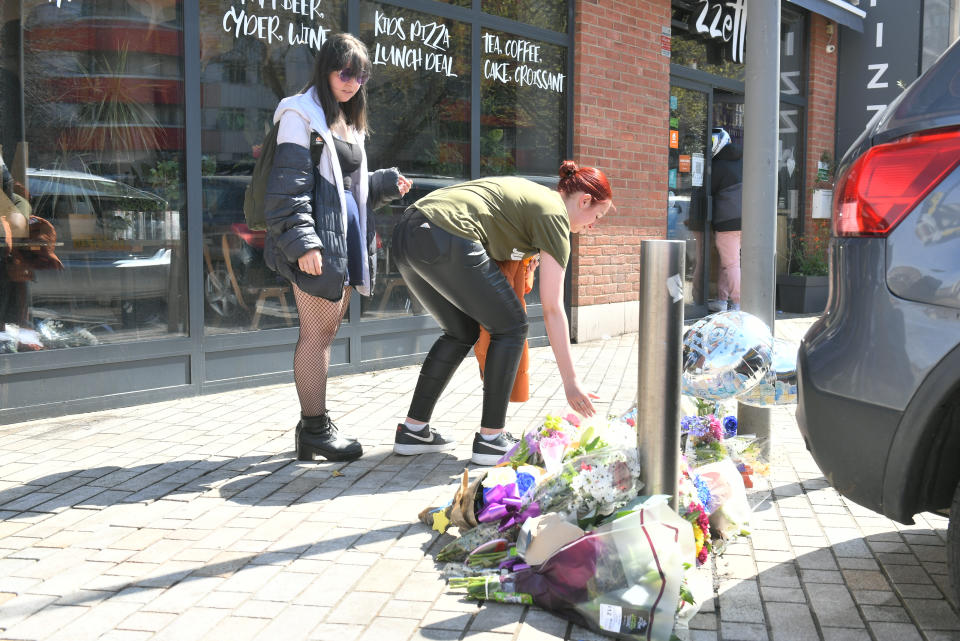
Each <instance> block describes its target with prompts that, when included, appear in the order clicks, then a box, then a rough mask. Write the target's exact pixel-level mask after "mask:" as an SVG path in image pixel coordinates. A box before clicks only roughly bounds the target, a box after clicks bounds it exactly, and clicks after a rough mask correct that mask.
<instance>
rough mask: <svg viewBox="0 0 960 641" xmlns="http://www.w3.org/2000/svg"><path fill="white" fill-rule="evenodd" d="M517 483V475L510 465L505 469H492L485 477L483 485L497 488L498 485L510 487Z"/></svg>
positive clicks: (504, 467)
mask: <svg viewBox="0 0 960 641" xmlns="http://www.w3.org/2000/svg"><path fill="white" fill-rule="evenodd" d="M516 482H517V473H516V472H514V471H513V468H512V467H510V466H509V465H505V466H503V467H494V468H490V469H489V470H488V471H487V475H486V476H485V477H484V479H483V482H482V483H481V485H483V487H486V488H491V487H496V486H498V485H510V484H511V483H516Z"/></svg>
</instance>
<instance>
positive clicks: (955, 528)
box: [947, 483, 960, 604]
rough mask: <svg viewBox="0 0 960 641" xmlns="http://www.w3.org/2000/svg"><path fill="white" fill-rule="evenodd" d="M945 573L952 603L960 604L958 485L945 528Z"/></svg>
mask: <svg viewBox="0 0 960 641" xmlns="http://www.w3.org/2000/svg"><path fill="white" fill-rule="evenodd" d="M947 571H948V572H949V573H950V583H951V584H952V585H953V601H954V603H958V604H960V483H958V484H957V489H956V491H955V492H954V493H953V505H951V506H950V525H948V526H947Z"/></svg>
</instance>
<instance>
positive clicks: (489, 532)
mask: <svg viewBox="0 0 960 641" xmlns="http://www.w3.org/2000/svg"><path fill="white" fill-rule="evenodd" d="M574 451H575V452H576V451H579V448H578V450H574ZM532 469H536V468H535V466H529V465H521V466H518V467H517V469H516V474H517V477H518V478H520V477H521V475H523V474H527V473H530V474H531V475H532ZM494 470H502V471H497V472H494ZM511 472H514V470H512V468H510V467H509V466H504V467H498V468H493V469H492V470H490V471H489V472H488V475H489V474H491V473H494V474H496V475H498V476H499V475H503V477H504V478H506V479H507V480H509V475H510V473H511ZM511 485H514V486H516V485H518V484H511V483H509V482H508V483H507V484H506V485H503V484H499V483H498V485H496V486H495V487H493V488H488V489H489V490H491V492H489V493H488V494H487V495H485V498H484V501H485V505H484V507H483V509H482V510H480V512H478V515H477V520H478V521H480V523H479V525H477V527H475V528H473V529H471V530H468V531H466V532H463V533H461V536H460V538H458V539H456V540H454V541H452V542H450V543H449V544H447V545H446V546H445V547H444V548H443V549H442V550H440V552H439V553H438V554H437V560H439V561H462V560H463V559H465V558H466V557H467V556H468V555H469V554H470V553H471V552H472V551H473V550H475V549H476V548H478V547H480V546H481V545H483V544H486V543H488V542H489V541H491V540H494V539H499V538H504V539H507V540H508V541H516V538H517V533H518V532H519V529H520V526H521V525H522V524H523V522H524V521H526V520H527V519H528V518H531V517H534V516H538V515H540V514H545V513H547V512H559V513H562V514H564V515H565V516H566V517H567V520H569V521H571V522H576V523H578V524H579V525H580V526H581V527H587V526H589V525H591V524H593V523H596V522H597V521H599V520H600V519H601V518H603V517H604V516H607V515H610V514H612V513H613V512H615V511H616V510H617V509H618V508H620V507H622V506H623V505H625V504H627V503H628V502H629V501H631V500H632V499H634V498H635V497H636V496H637V493H638V492H639V491H640V488H641V487H642V483H641V482H640V464H639V462H638V461H637V452H636V448H634V449H631V450H627V449H623V448H618V447H592V448H590V449H589V450H587V451H585V452H584V453H582V454H578V455H575V456H572V457H570V458H565V459H563V460H562V462H561V467H560V469H559V471H558V472H556V473H555V474H552V475H550V474H547V473H545V472H544V473H542V474H541V476H540V478H539V480H538V482H537V483H536V484H535V485H533V486H531V487H530V489H528V490H526V491H525V492H524V493H523V494H522V495H521V494H520V493H519V492H518V491H517V490H516V487H514V488H511V487H510V486H511ZM497 488H500V489H497ZM491 506H493V507H491ZM488 517H489V520H488Z"/></svg>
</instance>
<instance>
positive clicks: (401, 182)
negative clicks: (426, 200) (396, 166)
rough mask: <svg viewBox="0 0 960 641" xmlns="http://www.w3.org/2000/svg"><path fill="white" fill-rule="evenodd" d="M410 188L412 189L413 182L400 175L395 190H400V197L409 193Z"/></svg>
mask: <svg viewBox="0 0 960 641" xmlns="http://www.w3.org/2000/svg"><path fill="white" fill-rule="evenodd" d="M411 187H413V181H412V180H410V179H409V178H407V177H406V176H404V175H403V174H400V178H398V179H397V188H398V189H399V190H400V195H401V196H403V195H404V194H406V193H407V192H408V191H410V188H411Z"/></svg>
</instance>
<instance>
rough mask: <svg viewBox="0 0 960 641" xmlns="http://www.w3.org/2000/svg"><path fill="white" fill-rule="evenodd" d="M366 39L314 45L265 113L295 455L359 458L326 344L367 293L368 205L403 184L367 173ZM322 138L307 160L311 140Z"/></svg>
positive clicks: (405, 186)
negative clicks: (331, 401) (303, 83)
mask: <svg viewBox="0 0 960 641" xmlns="http://www.w3.org/2000/svg"><path fill="white" fill-rule="evenodd" d="M370 68H371V65H370V59H369V55H368V53H367V48H366V46H365V45H364V44H363V43H362V42H361V41H360V40H358V39H357V38H355V37H354V36H352V35H350V34H345V33H341V34H336V35H332V36H330V37H329V38H327V40H326V41H325V42H324V43H323V45H322V46H321V47H320V51H319V53H318V54H317V59H316V64H315V67H314V73H313V79H312V81H311V84H310V86H309V87H308V88H307V89H306V90H304V92H303V93H300V94H297V95H295V96H290V97H288V98H284V99H283V100H282V101H281V102H280V104H279V105H278V106H277V110H276V112H275V113H274V116H273V119H274V122H278V123H279V124H280V127H279V129H278V132H277V150H276V153H275V155H274V159H273V167H272V169H271V172H270V177H269V179H268V181H267V191H266V194H265V196H264V208H265V214H266V221H267V237H266V242H265V245H264V261H265V262H266V263H267V265H268V266H269V267H270V268H271V269H273V270H274V271H276V272H278V273H279V274H280V275H282V276H284V277H285V278H286V279H288V280H289V281H290V282H291V284H292V285H293V292H294V297H295V298H296V301H297V312H298V313H299V316H300V338H299V340H298V341H297V348H296V351H295V352H294V357H293V375H294V381H295V383H296V386H297V395H298V397H299V399H300V414H301V418H300V422H299V423H297V429H296V437H295V438H296V449H297V458H298V459H300V460H313V457H314V456H315V455H319V456H322V457H324V458H326V459H328V460H331V461H347V460H353V459H355V458H358V457H360V456H361V455H362V454H363V447H362V446H361V445H360V443H359V442H358V441H356V440H355V439H351V438H346V437H344V436H341V435H339V434H338V431H337V427H336V425H335V424H334V423H333V421H331V420H330V415H329V411H328V408H327V404H326V392H327V370H328V367H329V364H330V345H331V344H332V343H333V339H334V337H335V336H336V333H337V329H338V328H339V327H340V322H341V320H342V319H343V315H344V313H345V312H346V310H347V308H348V306H349V302H350V288H351V287H352V288H354V289H356V290H357V291H358V292H360V294H362V295H364V296H369V295H370V294H371V292H372V291H373V283H374V277H375V274H376V236H375V233H376V226H375V224H374V219H373V210H374V209H376V208H377V207H379V206H381V205H383V204H384V203H386V202H389V201H390V200H393V199H396V198H398V197H400V196H402V195H403V194H405V193H407V191H409V189H410V186H411V182H410V181H409V180H407V179H406V178H405V177H403V176H402V175H400V173H399V171H397V169H396V168H392V169H381V170H378V171H376V172H368V171H367V156H366V153H365V151H364V147H363V141H364V135H365V134H366V131H367V111H366V88H365V87H364V84H365V83H366V82H367V80H369V78H370ZM316 145H322V146H323V151H322V154H321V155H320V162H319V164H318V165H317V166H313V162H312V161H311V153H310V150H311V147H312V146H316Z"/></svg>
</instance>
